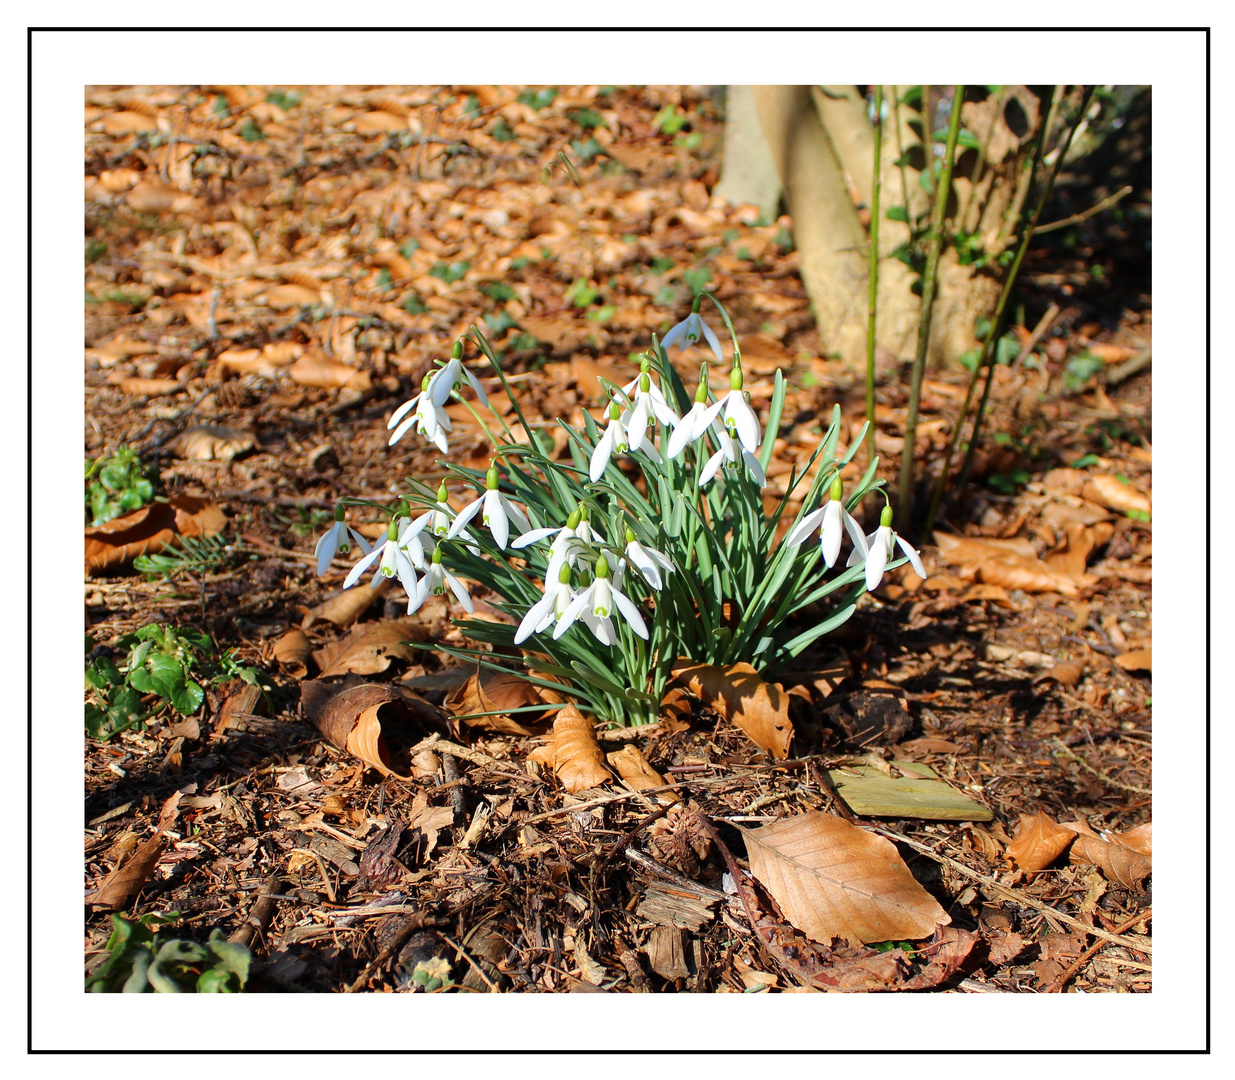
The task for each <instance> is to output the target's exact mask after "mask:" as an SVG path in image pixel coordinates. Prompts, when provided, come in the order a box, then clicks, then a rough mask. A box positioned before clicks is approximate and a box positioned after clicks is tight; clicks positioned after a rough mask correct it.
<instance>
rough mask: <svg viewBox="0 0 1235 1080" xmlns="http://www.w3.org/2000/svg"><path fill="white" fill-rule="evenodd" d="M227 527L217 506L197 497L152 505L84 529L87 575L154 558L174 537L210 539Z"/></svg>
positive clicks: (173, 499) (225, 518) (178, 498)
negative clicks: (143, 557) (147, 557)
mask: <svg viewBox="0 0 1235 1080" xmlns="http://www.w3.org/2000/svg"><path fill="white" fill-rule="evenodd" d="M226 524H227V517H226V516H225V515H224V513H223V511H222V510H221V509H219V507H217V506H216V505H215V504H214V503H212V502H208V501H207V500H205V499H203V498H200V497H198V496H196V495H177V496H175V497H174V498H172V499H170V500H168V501H167V502H156V503H151V504H150V505H149V506H143V507H141V508H140V509H138V510H134V511H132V512H131V513H128V514H124V515H123V516H121V517H118V518H112V520H111V521H107V522H104V523H103V524H102V525H94V526H90V527H88V528H87V529H86V535H85V540H86V543H85V554H86V574H87V576H89V575H92V574H104V573H106V572H107V571H108V570H114V569H117V568H118V567H121V566H124V565H126V564H127V563H129V562H132V561H133V559H135V558H136V557H137V556H138V555H153V554H154V553H155V552H159V551H162V550H163V549H164V548H165V547H167V546H168V545H170V544H172V543H174V542H175V539H176V537H177V536H213V535H214V534H215V533H219V532H222V531H223V528H224V526H225V525H226Z"/></svg>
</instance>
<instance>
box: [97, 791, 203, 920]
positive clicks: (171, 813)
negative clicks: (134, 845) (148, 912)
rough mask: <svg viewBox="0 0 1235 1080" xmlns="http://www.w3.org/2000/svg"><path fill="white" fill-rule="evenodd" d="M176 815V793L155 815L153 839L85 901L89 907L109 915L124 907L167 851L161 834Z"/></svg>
mask: <svg viewBox="0 0 1235 1080" xmlns="http://www.w3.org/2000/svg"><path fill="white" fill-rule="evenodd" d="M179 813H180V792H179V791H177V792H175V793H174V794H173V795H172V797H171V798H170V799H168V800H167V802H165V803H164V804H163V808H162V809H161V810H160V811H159V823H158V824H157V825H156V826H155V829H154V835H153V836H152V837H150V839H149V840H147V841H146V842H145V843H144V844H142V846H141V847H139V848H138V849H137V850H136V851H135V852H134V853H133V857H132V858H131V859H129V861H128V862H126V863H125V864H124V865H123V866H118V867H116V869H115V870H113V871H112V872H111V873H110V874H108V875H107V877H106V878H105V879H104V880H103V884H102V885H100V886H99V889H98V891H97V892H96V893H94V895H93V896H91V897H90V898H89V902H90V903H91V904H93V905H95V906H96V907H101V908H106V909H107V910H109V911H119V910H120V909H121V908H123V907H127V906H128V903H129V901H130V900H131V899H132V898H133V897H134V896H136V895H137V894H138V893H139V892H140V891H141V888H142V886H143V885H145V884H146V882H147V881H149V880H150V876H151V874H153V873H154V868H155V866H156V865H157V864H158V861H159V858H160V857H161V856H162V854H163V852H164V850H165V849H166V848H167V844H168V840H167V836H166V835H165V834H166V832H167V830H168V829H170V828H171V827H172V825H174V824H175V822H176V818H177V816H178V815H179Z"/></svg>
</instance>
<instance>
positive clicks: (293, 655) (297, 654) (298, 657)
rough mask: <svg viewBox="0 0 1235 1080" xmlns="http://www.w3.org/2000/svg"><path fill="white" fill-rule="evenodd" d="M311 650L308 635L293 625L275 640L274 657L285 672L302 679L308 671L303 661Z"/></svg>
mask: <svg viewBox="0 0 1235 1080" xmlns="http://www.w3.org/2000/svg"><path fill="white" fill-rule="evenodd" d="M312 651H313V646H312V644H311V643H310V642H309V638H308V635H307V634H306V633H305V632H304V631H303V630H301V629H300V627H298V626H293V627H292V628H291V629H290V630H288V632H287V633H286V634H284V635H283V636H282V637H281V638H279V640H278V641H276V642H275V645H274V658H275V660H277V661H278V662H279V663H280V664H281V665H282V666H283V668H284V669H285V670H286V671H287V672H289V673H290V674H292V675H294V676H296V678H298V679H302V678H304V676H305V675H306V674H307V673H308V670H309V667H308V664H307V663H305V661H307V660H308V659H309V656H310V655H311V654H312Z"/></svg>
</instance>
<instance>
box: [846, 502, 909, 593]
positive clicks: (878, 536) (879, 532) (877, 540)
mask: <svg viewBox="0 0 1235 1080" xmlns="http://www.w3.org/2000/svg"><path fill="white" fill-rule="evenodd" d="M866 542H867V546H868V547H869V549H870V550H869V554H868V555H867V556H866V588H867V591H868V592H874V591H875V587H876V586H877V585H878V584H879V582H880V581H882V580H883V571H884V568H885V567H886V566H887V565H888V560H889V559H890V558H891V557H892V553H893V551H895V549H896V545H897V544H900V546H901V550H902V551H903V552H904V553H905V555H906V556H908V558H909V565H910V566H912V567H913V572H914V573H915V574H917V575H918V577H921V578H924V577H926V568H925V567H924V566H923V565H922V557H921V556H920V555H919V554H918V552H917V550H916V549H915V548H914V547H913V546H912V545H911V544H909V543H908V542H906V540H905V539H904V538H903V537H900V536H897V535H896V533H895V532H893V531H892V507H890V506H885V507H884V508H883V512H882V513H881V514H880V515H879V528H877V529H876V530H875V531H874V532H873V533H871V534H870V536H868V537H867V538H866ZM857 562H858V551H857V548H855V549H854V550H853V553H852V554H851V555H850V556H849V562H848V563H846V565H847V566H853V565H855V564H856V563H857Z"/></svg>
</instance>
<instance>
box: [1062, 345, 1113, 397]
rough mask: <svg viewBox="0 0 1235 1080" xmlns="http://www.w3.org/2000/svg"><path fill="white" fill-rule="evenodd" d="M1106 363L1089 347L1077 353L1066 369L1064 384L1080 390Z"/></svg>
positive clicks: (1071, 388) (1070, 388) (1069, 387)
mask: <svg viewBox="0 0 1235 1080" xmlns="http://www.w3.org/2000/svg"><path fill="white" fill-rule="evenodd" d="M1105 367H1106V365H1105V364H1104V363H1103V362H1102V361H1101V360H1100V359H1098V357H1096V356H1094V354H1093V353H1091V352H1090V351H1089V350H1088V349H1086V350H1084V351H1083V352H1079V353H1077V354H1076V355H1075V356H1074V357H1072V359H1071V360H1069V361H1068V366H1067V367H1066V368H1065V369H1064V385H1065V386H1066V387H1067V388H1068V389H1069V390H1079V389H1080V388H1081V387H1082V386H1084V385H1085V384H1086V383H1087V382H1089V380H1090V379H1092V378H1093V377H1094V376H1095V375H1097V374H1098V372H1099V371H1102V370H1103V369H1104V368H1105Z"/></svg>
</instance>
